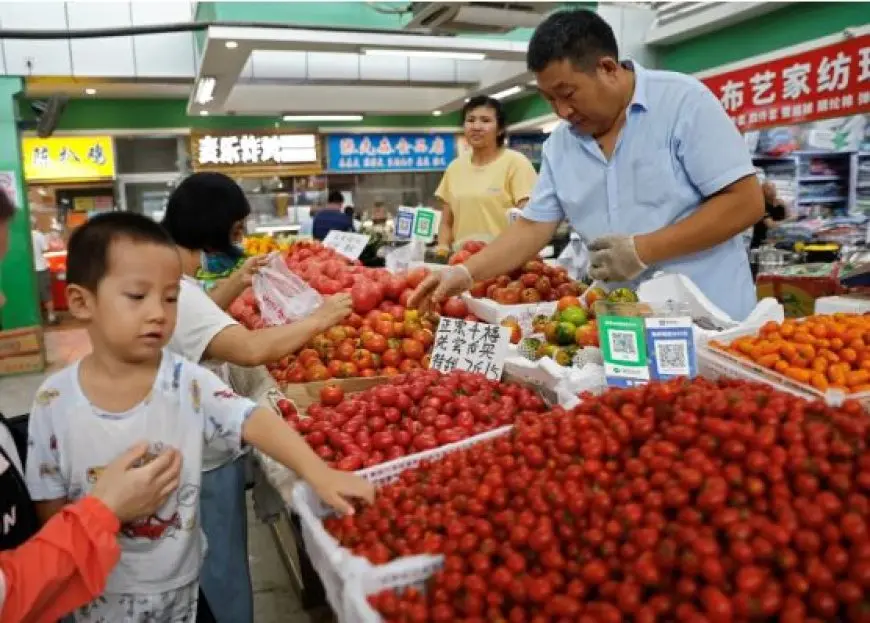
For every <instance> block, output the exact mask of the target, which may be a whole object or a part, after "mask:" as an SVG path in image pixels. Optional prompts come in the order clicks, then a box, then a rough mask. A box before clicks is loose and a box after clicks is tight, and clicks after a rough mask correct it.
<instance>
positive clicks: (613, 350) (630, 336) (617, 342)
mask: <svg viewBox="0 0 870 623" xmlns="http://www.w3.org/2000/svg"><path fill="white" fill-rule="evenodd" d="M607 339H608V340H609V342H610V356H611V357H612V358H613V360H614V361H625V362H630V363H635V362H638V361H640V354H639V353H638V349H637V334H636V333H635V332H634V331H620V330H618V329H611V330H610V331H609V332H608V333H607Z"/></svg>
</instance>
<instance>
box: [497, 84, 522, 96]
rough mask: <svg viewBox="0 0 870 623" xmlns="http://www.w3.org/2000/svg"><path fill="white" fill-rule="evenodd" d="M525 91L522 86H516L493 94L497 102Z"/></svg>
mask: <svg viewBox="0 0 870 623" xmlns="http://www.w3.org/2000/svg"><path fill="white" fill-rule="evenodd" d="M522 90H523V87H521V86H520V85H518V84H517V85H514V86H512V87H511V88H509V89H505V90H504V91H499V92H498V93H493V94H492V97H493V98H494V99H497V100H503V99H504V98H506V97H510V96H511V95H516V94H517V93H519V92H520V91H522Z"/></svg>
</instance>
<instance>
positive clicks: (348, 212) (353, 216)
mask: <svg viewBox="0 0 870 623" xmlns="http://www.w3.org/2000/svg"><path fill="white" fill-rule="evenodd" d="M344 213H345V214H346V215H348V216H349V217H350V220H351V222H352V223H353V230H354V231H359V230H360V229H361V228H362V221H360V220H359V219H358V218H356V211H355V210H354V209H353V206H347V207H346V208H345V209H344Z"/></svg>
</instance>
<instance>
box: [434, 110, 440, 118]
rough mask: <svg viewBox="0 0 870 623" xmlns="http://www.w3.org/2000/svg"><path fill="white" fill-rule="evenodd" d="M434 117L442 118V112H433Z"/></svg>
mask: <svg viewBox="0 0 870 623" xmlns="http://www.w3.org/2000/svg"><path fill="white" fill-rule="evenodd" d="M432 116H433V117H440V116H441V111H440V110H433V111H432Z"/></svg>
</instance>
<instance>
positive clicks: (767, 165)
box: [752, 156, 797, 210]
mask: <svg viewBox="0 0 870 623" xmlns="http://www.w3.org/2000/svg"><path fill="white" fill-rule="evenodd" d="M752 162H753V163H754V164H755V166H756V168H757V169H760V170H761V171H762V172H763V173H764V180H765V181H768V182H772V183H773V185H774V187H776V195H777V197H779V198H780V200H782V202H783V203H785V205H786V207H787V208H788V209H789V210H791V209H792V206H794V205H795V198H796V194H797V184H796V182H795V171H796V165H795V160H794V158H788V157H786V158H781V157H778V156H755V157H753V158H752Z"/></svg>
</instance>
